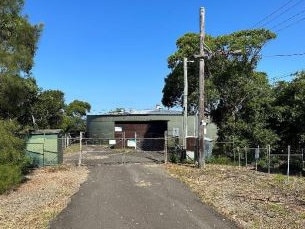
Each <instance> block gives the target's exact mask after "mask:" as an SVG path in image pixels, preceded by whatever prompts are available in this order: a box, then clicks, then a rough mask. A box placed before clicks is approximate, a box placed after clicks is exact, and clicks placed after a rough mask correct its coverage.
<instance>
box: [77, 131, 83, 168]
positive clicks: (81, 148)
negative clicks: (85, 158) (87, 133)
mask: <svg viewBox="0 0 305 229" xmlns="http://www.w3.org/2000/svg"><path fill="white" fill-rule="evenodd" d="M82 141H83V132H79V157H78V166H81V164H82V150H83V147H82Z"/></svg>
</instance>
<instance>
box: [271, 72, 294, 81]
mask: <svg viewBox="0 0 305 229" xmlns="http://www.w3.org/2000/svg"><path fill="white" fill-rule="evenodd" d="M292 76H295V72H294V73H288V74H285V75H282V76H275V77H272V78H270V81H272V82H274V81H278V80H280V79H285V78H288V77H292Z"/></svg>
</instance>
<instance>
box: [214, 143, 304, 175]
mask: <svg viewBox="0 0 305 229" xmlns="http://www.w3.org/2000/svg"><path fill="white" fill-rule="evenodd" d="M304 154H305V153H304V149H291V147H290V146H287V148H280V149H278V148H277V149H276V148H271V147H270V146H269V145H267V146H266V147H260V146H257V147H243V148H241V147H238V146H234V143H233V142H215V143H214V148H213V158H217V157H219V158H222V157H225V158H227V159H229V160H230V161H231V162H233V163H234V164H236V165H239V166H253V167H254V168H255V169H256V170H261V171H265V172H269V173H272V172H274V173H283V174H288V175H289V174H297V173H302V172H303V170H304V165H305V162H304V159H305V157H304V156H305V155H304ZM222 159H223V158H222ZM223 160H224V159H223ZM216 161H217V160H216ZM219 161H220V162H221V160H218V162H219Z"/></svg>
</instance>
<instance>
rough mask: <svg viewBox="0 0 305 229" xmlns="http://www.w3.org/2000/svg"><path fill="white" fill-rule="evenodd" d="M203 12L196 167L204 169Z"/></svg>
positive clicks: (202, 19)
mask: <svg viewBox="0 0 305 229" xmlns="http://www.w3.org/2000/svg"><path fill="white" fill-rule="evenodd" d="M204 23H205V10H204V8H203V7H201V8H200V46H199V47H200V53H199V58H200V60H199V122H200V126H199V136H198V137H199V146H200V147H199V155H198V167H199V168H201V167H202V166H203V167H205V152H204V123H205V121H204V120H205V117H204V37H205V31H204V28H205V24H204Z"/></svg>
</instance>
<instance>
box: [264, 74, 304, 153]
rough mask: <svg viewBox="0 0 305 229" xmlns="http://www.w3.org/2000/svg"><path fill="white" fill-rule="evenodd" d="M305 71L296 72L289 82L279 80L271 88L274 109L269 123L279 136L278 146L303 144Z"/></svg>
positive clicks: (298, 145)
mask: <svg viewBox="0 0 305 229" xmlns="http://www.w3.org/2000/svg"><path fill="white" fill-rule="evenodd" d="M304 88H305V72H304V71H301V72H297V73H296V74H295V78H294V79H293V80H292V81H291V82H285V81H279V82H277V83H276V85H275V86H274V87H273V88H272V90H273V94H274V97H275V99H274V101H273V103H272V107H273V108H274V111H273V113H272V116H271V117H270V119H269V125H270V127H271V128H272V129H274V131H275V132H276V133H277V134H278V135H279V136H280V139H281V141H280V142H279V146H281V147H287V145H291V146H292V147H294V148H298V147H300V146H301V147H304V146H305V127H304V125H303V123H305V102H304V101H305V91H304Z"/></svg>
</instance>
